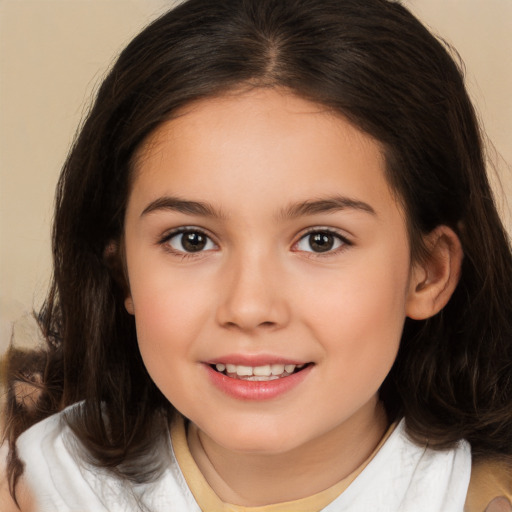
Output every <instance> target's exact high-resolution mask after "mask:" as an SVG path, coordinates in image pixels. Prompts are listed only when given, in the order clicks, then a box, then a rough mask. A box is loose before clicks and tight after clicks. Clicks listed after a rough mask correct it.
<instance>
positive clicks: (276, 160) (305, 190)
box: [132, 89, 392, 207]
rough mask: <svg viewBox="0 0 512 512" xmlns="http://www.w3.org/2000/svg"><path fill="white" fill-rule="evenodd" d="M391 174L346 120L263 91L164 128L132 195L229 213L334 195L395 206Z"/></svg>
mask: <svg viewBox="0 0 512 512" xmlns="http://www.w3.org/2000/svg"><path fill="white" fill-rule="evenodd" d="M385 166H386V163H385V158H384V152H383V150H382V147H381V145H380V143H379V142H378V141H376V140H375V139H373V138H372V137H371V136H369V135H368V134H366V133H364V132H362V131H360V130H359V129H358V128H356V127H355V126H353V125H352V124H351V123H349V122H348V121H347V120H346V119H345V118H344V117H342V116H340V115H339V114H335V113H333V112H332V111H329V110H327V109H326V108H325V107H324V106H322V105H319V104H317V103H313V102H311V101H307V100H305V99H302V98H299V97H298V96H296V95H294V94H291V93H290V92H287V91H284V90H278V89H256V90H252V91H246V92H239V93H232V94H229V95H224V96H221V97H215V98H210V99H205V100H201V101H198V102H195V103H193V104H190V105H188V106H186V107H184V108H183V109H182V110H181V111H180V112H178V115H177V116H176V117H174V118H173V119H172V120H170V121H167V122H165V123H163V124H162V125H161V126H159V127H158V128H157V129H156V130H155V131H154V132H153V133H152V134H151V135H150V136H149V137H148V139H147V140H146V141H145V143H144V144H143V145H142V147H141V148H140V149H139V151H138V153H137V155H136V158H135V165H134V176H133V182H132V183H133V189H132V192H135V193H136V194H137V195H140V194H143V195H145V196H147V197H149V196H151V195H153V196H154V195H158V194H164V193H165V194H170V195H184V196H187V197H190V196H193V198H194V199H203V200H208V201H212V200H213V201H215V202H221V203H223V205H224V206H226V207H227V206H229V203H230V202H232V200H233V199H234V198H240V197H247V198H248V199H250V198H251V197H252V198H253V199H254V198H256V197H265V198H267V199H268V198H269V197H274V196H275V197H276V198H280V199H283V200H284V199H285V198H286V199H289V200H292V201H300V200H305V199H308V197H304V196H305V195H307V196H310V197H313V196H325V195H326V194H327V193H333V192H335V193H340V194H347V193H348V194H349V195H353V196H365V197H367V198H372V197H373V196H374V197H375V198H376V199H380V200H382V199H385V200H388V199H389V198H390V197H391V196H392V191H391V190H390V189H389V186H388V183H387V180H386V176H385ZM198 196H200V197H198ZM384 196H385V197H384ZM355 198H356V197H355ZM153 199H154V198H153ZM356 199H357V198H356Z"/></svg>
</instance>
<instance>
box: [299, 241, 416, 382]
mask: <svg viewBox="0 0 512 512" xmlns="http://www.w3.org/2000/svg"><path fill="white" fill-rule="evenodd" d="M388 252H389V251H388ZM381 256H383V255H382V254H381ZM408 268H409V260H408V255H407V253H405V254H398V255H393V254H389V255H388V257H387V258H386V257H385V254H384V256H383V257H381V258H378V259H377V258H375V259H374V258H369V259H367V260H365V261H361V262H358V264H357V265H351V266H350V271H347V272H340V274H339V275H338V276H337V277H336V279H331V280H329V281H326V282H325V286H324V287H323V288H322V290H321V291H320V289H319V288H316V289H315V288H312V289H313V290H314V293H313V296H312V294H311V293H310V294H309V300H308V302H307V303H306V302H305V303H304V304H303V306H304V308H305V309H304V310H306V308H308V310H309V314H308V318H309V328H310V329H311V330H313V331H315V337H316V338H317V339H320V340H322V343H323V344H324V346H325V348H326V350H327V351H328V353H329V354H330V355H332V354H334V355H335V358H337V359H338V361H337V362H338V364H341V365H343V366H344V368H345V370H346V371H347V372H348V373H352V372H354V371H356V372H357V371H361V369H364V370H365V373H368V371H370V370H371V371H375V372H378V373H382V372H385V373H387V370H389V367H390V366H391V365H392V363H393V361H394V359H395V357H396V352H397V350H398V346H399V343H400V338H401V334H402V329H403V324H404V321H405V306H406V300H407V290H408ZM385 373H384V375H382V377H384V376H385Z"/></svg>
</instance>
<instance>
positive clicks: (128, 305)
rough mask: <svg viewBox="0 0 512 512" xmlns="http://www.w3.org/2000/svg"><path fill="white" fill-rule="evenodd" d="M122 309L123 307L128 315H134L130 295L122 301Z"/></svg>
mask: <svg viewBox="0 0 512 512" xmlns="http://www.w3.org/2000/svg"><path fill="white" fill-rule="evenodd" d="M124 307H125V309H126V311H128V313H130V315H134V314H135V308H134V307H133V300H132V296H131V295H128V297H126V299H124Z"/></svg>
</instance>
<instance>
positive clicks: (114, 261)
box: [103, 238, 135, 315]
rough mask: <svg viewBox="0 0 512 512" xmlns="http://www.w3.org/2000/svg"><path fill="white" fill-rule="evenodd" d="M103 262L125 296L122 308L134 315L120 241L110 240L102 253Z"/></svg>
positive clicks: (121, 242) (122, 245)
mask: <svg viewBox="0 0 512 512" xmlns="http://www.w3.org/2000/svg"><path fill="white" fill-rule="evenodd" d="M103 261H104V262H105V264H106V266H107V268H108V269H109V271H110V274H111V276H112V277H113V278H114V280H115V281H116V283H117V284H118V285H119V286H120V287H121V289H122V290H123V292H124V294H125V297H126V298H125V300H124V307H125V309H126V311H128V313H130V315H133V314H135V313H134V311H135V310H134V307H133V300H132V297H131V294H130V286H129V284H128V277H127V272H126V264H125V256H124V243H123V239H122V238H121V240H111V241H110V242H109V243H108V244H107V245H106V247H105V249H104V251H103Z"/></svg>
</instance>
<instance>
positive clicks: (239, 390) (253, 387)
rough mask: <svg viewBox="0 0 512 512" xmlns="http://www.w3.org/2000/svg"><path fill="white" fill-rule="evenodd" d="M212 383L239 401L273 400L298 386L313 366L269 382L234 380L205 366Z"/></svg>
mask: <svg viewBox="0 0 512 512" xmlns="http://www.w3.org/2000/svg"><path fill="white" fill-rule="evenodd" d="M205 367H206V370H207V371H208V376H209V378H210V380H211V382H212V383H213V384H214V386H216V387H217V388H218V389H220V390H221V391H222V392H224V393H225V394H226V395H229V396H231V397H233V398H236V399H237V400H254V401H256V400H271V399H273V398H276V397H278V396H280V395H283V394H284V393H287V392H288V391H291V390H292V389H293V388H295V387H296V386H298V385H299V384H300V383H301V382H302V381H303V380H304V379H305V378H306V377H307V376H308V375H309V372H310V371H311V369H312V368H313V365H312V364H310V365H308V366H307V367H306V368H304V369H303V370H300V371H299V372H297V373H293V374H292V375H289V376H288V377H282V378H280V379H274V380H267V381H251V380H242V379H232V378H231V377H228V376H227V375H224V374H223V373H220V372H217V371H215V370H214V369H213V368H212V367H211V366H210V365H207V364H205Z"/></svg>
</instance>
